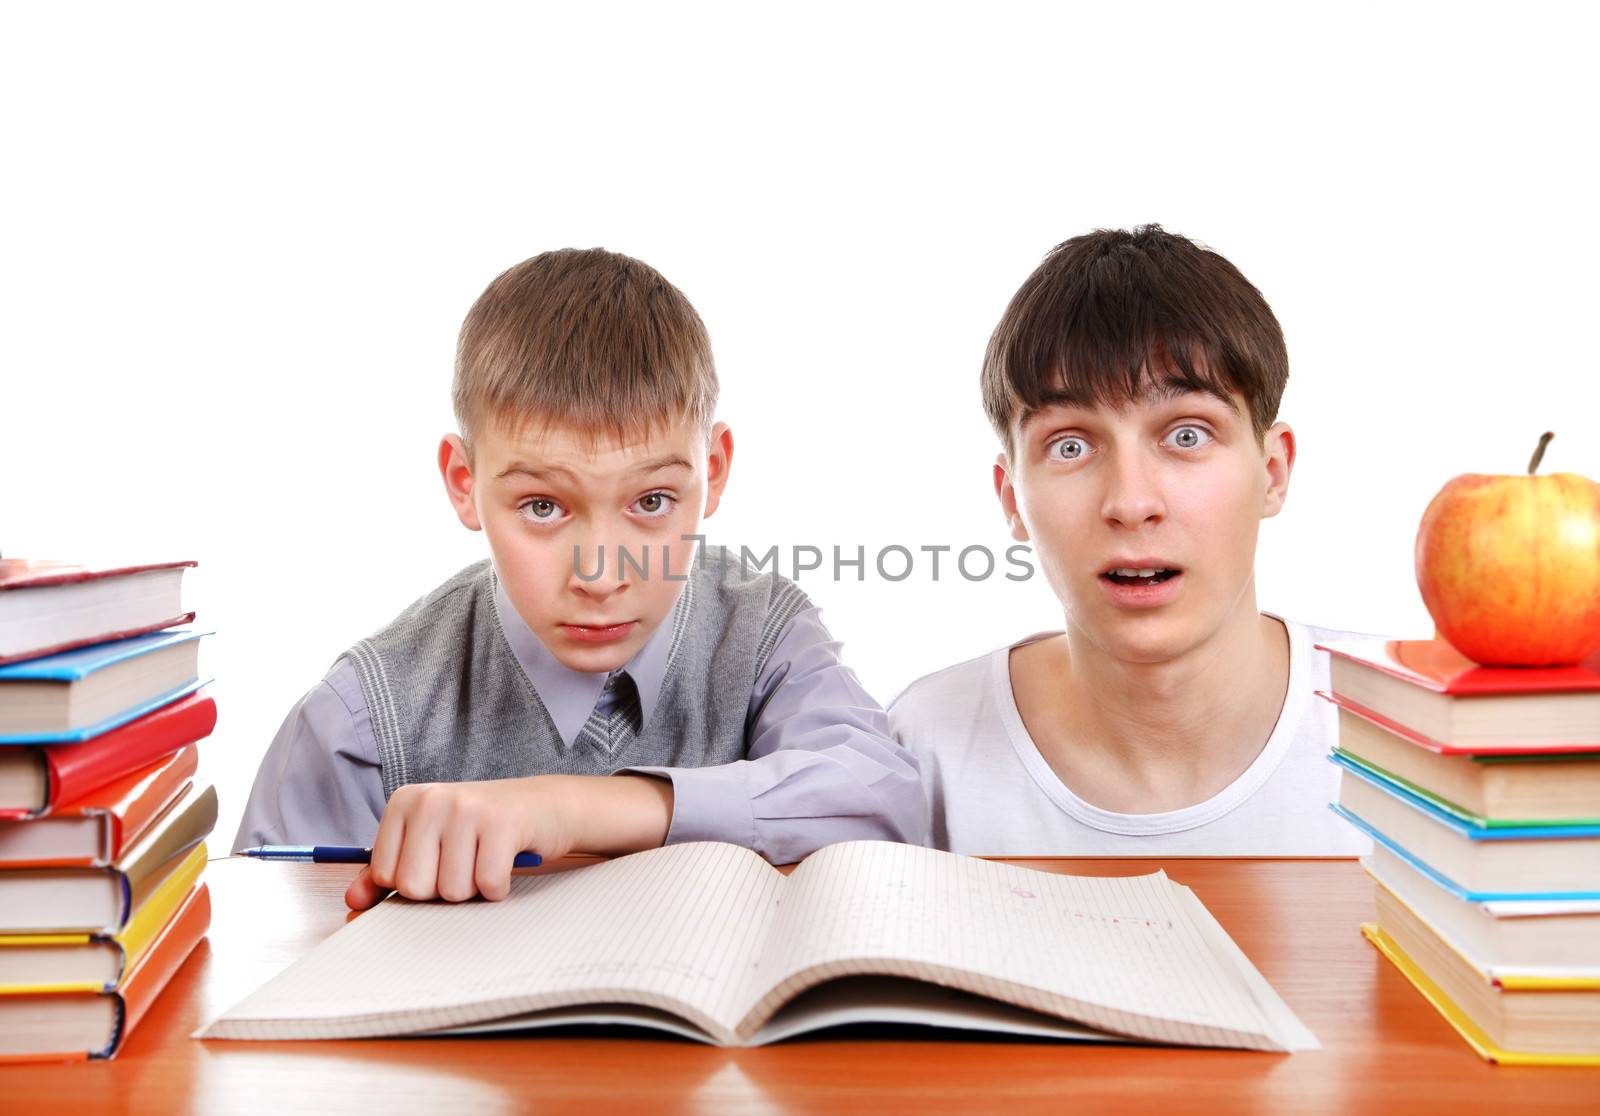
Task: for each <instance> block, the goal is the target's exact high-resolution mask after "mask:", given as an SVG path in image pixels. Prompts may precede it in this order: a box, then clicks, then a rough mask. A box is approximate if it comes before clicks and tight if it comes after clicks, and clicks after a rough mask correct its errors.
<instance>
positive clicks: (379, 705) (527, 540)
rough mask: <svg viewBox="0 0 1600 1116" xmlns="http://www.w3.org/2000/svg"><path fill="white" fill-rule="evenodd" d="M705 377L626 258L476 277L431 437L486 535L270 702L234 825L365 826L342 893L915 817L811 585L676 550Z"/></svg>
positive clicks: (915, 823) (424, 889) (899, 765)
mask: <svg viewBox="0 0 1600 1116" xmlns="http://www.w3.org/2000/svg"><path fill="white" fill-rule="evenodd" d="M716 397H717V381H716V375H715V372H714V371H713V367H712V360H711V349H710V343H709V341H708V340H707V338H706V333H705V328H704V326H703V325H702V324H701V322H700V318H699V316H698V315H697V314H696V313H695V311H694V309H693V307H691V306H690V305H689V302H688V300H687V299H685V298H684V296H683V295H682V293H681V292H679V291H678V290H677V288H675V287H673V286H672V285H671V284H669V283H668V282H667V281H666V280H665V279H663V278H662V277H661V275H660V274H658V273H657V272H656V271H655V270H653V269H652V268H650V267H648V266H646V265H645V264H643V263H640V262H639V261H638V260H634V259H630V258H628V257H626V256H621V255H616V254H614V253H610V252H605V251H601V250H599V249H595V250H590V251H576V250H566V251H559V252H547V253H545V254H543V255H540V256H536V257H534V258H533V259H530V260H527V261H525V262H523V263H521V264H518V265H517V266H516V267H513V268H512V269H510V270H509V271H507V272H506V273H505V274H503V275H501V276H500V277H499V278H497V279H496V280H495V281H494V282H493V283H491V284H490V285H489V287H488V289H487V290H485V291H484V293H483V295H482V296H481V297H480V298H479V299H478V301H477V303H476V304H475V305H474V306H473V308H472V310H471V312H470V313H469V314H468V315H467V319H466V322H465V324H464V325H463V327H462V330H461V338H460V344H459V348H458V351H457V359H456V371H455V385H454V404H455V412H456V419H457V422H458V423H459V425H460V431H461V432H460V434H459V435H454V434H452V435H450V436H448V437H446V438H445V439H444V440H443V442H442V443H441V444H440V446H439V450H438V464H439V471H440V473H441V474H442V476H443V478H444V485H445V490H446V492H447V493H448V495H449V497H450V502H451V504H452V505H453V506H454V508H455V511H456V515H457V516H458V517H459V518H460V520H461V522H462V523H463V524H464V525H465V526H466V527H467V528H469V529H470V530H473V531H482V532H484V534H485V536H486V537H487V540H488V544H489V552H490V555H491V559H490V560H488V561H484V562H480V563H478V564H477V565H474V566H470V567H468V568H467V569H465V570H463V571H462V572H461V573H459V574H457V575H456V576H455V577H453V578H451V579H450V580H449V581H447V582H445V583H444V584H443V585H442V586H440V587H439V588H437V589H435V590H434V591H433V592H431V593H429V594H428V595H427V596H425V597H423V598H421V599H420V600H418V601H417V602H416V603H414V604H412V605H411V607H409V608H408V609H406V610H405V611H404V612H402V613H401V614H400V616H399V617H398V618H397V619H395V620H394V621H393V622H392V623H391V624H389V625H388V626H387V627H385V628H384V629H383V630H381V631H380V632H378V633H377V634H376V635H374V636H372V637H371V638H370V639H365V640H362V641H361V642H359V643H357V644H356V645H355V646H354V647H352V648H351V649H350V650H348V651H346V652H345V653H344V654H343V655H342V656H340V658H339V659H338V660H337V661H336V662H335V663H334V665H333V668H332V669H331V670H330V671H329V672H328V674H327V676H326V677H325V678H324V679H323V680H322V681H321V682H320V683H319V684H318V685H317V686H315V687H314V688H313V689H312V690H311V692H310V693H308V694H307V695H306V696H305V697H304V698H303V699H302V700H301V701H300V702H299V704H297V705H296V706H295V707H294V709H293V710H291V711H290V713H289V716H288V718H287V720H285V722H284V724H283V727H282V728H281V729H280V730H279V732H278V735H277V738H276V739H275V740H274V741H273V743H272V747H271V748H270V749H269V751H268V752H267V755H266V758H265V759H264V760H263V762H262V765H261V769H260V772H259V773H258V774H257V776H256V783H255V787H254V789H253V790H252V792H251V795H250V801H249V804H248V806H247V807H246V811H245V817H244V822H243V824H242V826H241V827H240V829H239V835H238V837H237V839H236V840H235V847H244V846H249V845H255V844H288V843H293V844H349V845H358V846H365V845H368V844H370V845H371V846H372V849H373V852H372V862H371V865H370V866H369V868H368V869H367V870H366V871H364V872H363V873H362V874H361V875H360V876H359V877H358V878H357V879H356V881H355V882H354V883H353V884H352V885H351V886H350V890H349V892H348V893H347V895H346V900H347V901H348V902H349V904H350V906H351V907H353V908H357V909H360V908H364V907H367V906H370V905H372V904H373V903H375V902H377V901H378V899H380V898H381V897H382V896H383V894H384V893H385V892H386V891H387V890H388V889H391V888H392V889H397V890H398V891H399V892H400V893H401V894H403V895H405V896H408V897H410V898H413V899H431V898H434V897H436V896H437V897H441V898H444V899H450V900H462V899H467V898H470V897H472V896H473V895H475V894H482V895H483V896H485V897H486V898H491V899H494V898H501V897H503V896H504V895H505V894H506V892H507V890H508V888H509V886H510V876H511V862H512V859H513V857H514V856H515V855H516V853H517V852H518V851H521V850H531V851H534V852H537V853H540V854H541V855H543V856H545V857H546V858H550V857H556V856H561V855H562V854H564V853H567V852H574V851H576V852H594V853H620V852H627V851H632V850H637V849H643V848H649V847H653V846H656V845H660V844H662V843H663V842H677V841H694V840H721V841H732V842H737V843H739V844H743V845H746V846H748V847H750V848H752V849H754V850H756V851H757V852H759V853H761V854H762V855H764V856H766V857H768V858H769V859H771V860H773V861H776V862H779V863H782V862H788V861H794V860H798V859H800V858H801V857H803V856H805V855H806V854H807V853H809V852H810V851H812V850H813V849H815V848H817V847H819V846H821V845H823V844H826V843H829V842H832V841H839V840H849V839H858V838H878V839H888V840H903V841H910V842H918V843H920V842H923V841H925V839H926V829H927V821H926V804H925V801H924V799H923V797H922V793H921V788H920V785H919V783H918V780H917V771H916V765H915V762H914V761H913V760H912V759H911V758H910V757H909V755H907V754H906V753H905V752H903V751H902V750H901V749H899V748H898V747H897V746H896V745H895V744H894V742H893V740H892V738H891V737H890V736H889V732H888V721H887V717H886V715H885V714H884V713H883V711H882V710H881V709H880V708H879V707H878V705H877V704H876V703H875V702H874V701H873V700H872V699H871V697H869V696H868V695H867V694H866V692H865V691H864V690H863V689H862V688H861V685H860V683H859V682H858V681H857V680H856V677H855V675H854V674H853V673H852V672H851V671H850V670H849V669H848V668H847V667H845V666H844V664H843V663H841V662H840V660H839V655H838V651H839V645H838V644H837V643H835V642H833V641H832V639H831V637H830V636H829V634H828V632H827V629H826V628H824V627H823V625H822V622H821V620H820V619H819V618H818V614H817V609H816V608H815V607H814V606H813V605H811V604H810V603H809V602H808V601H807V600H806V598H805V596H804V594H803V593H802V592H801V591H800V590H799V588H798V587H797V586H795V585H794V584H793V583H792V582H790V581H788V580H786V579H783V578H781V577H778V576H776V575H762V576H745V573H744V571H743V570H734V569H733V568H732V566H733V565H734V563H732V562H729V561H727V560H717V561H713V560H710V558H709V555H707V554H706V553H704V552H702V553H700V554H699V555H698V558H697V555H696V547H695V545H694V541H695V537H696V532H697V531H698V529H699V524H700V520H701V517H702V516H703V515H704V516H709V515H711V514H712V513H713V512H714V511H715V510H716V507H717V503H718V501H719V500H720V499H721V496H722V492H723V489H724V486H725V485H726V484H727V481H728V470H729V466H730V464H731V462H732V459H733V438H732V435H731V434H730V433H729V431H728V428H727V426H726V425H725V424H723V423H716V424H713V422H712V415H713V410H714V408H715V406H716ZM614 774H615V776H616V777H612V776H613V775H614ZM386 803H387V804H386ZM380 815H381V821H380Z"/></svg>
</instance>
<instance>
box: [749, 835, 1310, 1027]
mask: <svg viewBox="0 0 1600 1116" xmlns="http://www.w3.org/2000/svg"><path fill="white" fill-rule="evenodd" d="M1197 910H1198V915H1197V914H1196V911H1197ZM1197 917H1199V918H1203V919H1205V920H1207V921H1209V922H1211V926H1210V927H1205V928H1202V927H1201V926H1200V925H1197V922H1196V918H1197ZM1212 927H1215V923H1214V921H1213V920H1211V919H1210V915H1209V914H1208V913H1206V912H1205V910H1204V908H1203V907H1200V906H1199V905H1198V904H1197V903H1196V904H1191V902H1190V900H1189V898H1188V897H1187V895H1186V889H1184V888H1181V887H1179V886H1178V885H1176V884H1173V883H1172V882H1171V881H1169V880H1168V879H1167V878H1166V877H1165V876H1164V875H1160V874H1157V875H1154V876H1141V877H1130V878H1108V879H1098V878H1087V877H1073V876H1056V875H1050V874H1047V873H1043V872H1033V871H1029V870H1027V869H1023V868H1017V867H1013V866H1011V865H1005V864H995V863H989V862H985V861H979V860H973V859H970V858H967V857H960V856H952V855H950V854H948V853H940V852H935V851H933V850H930V849H923V848H917V847H914V846H910V845H894V844H886V843H880V842H853V843H849V844H842V845H833V846H830V847H828V848H826V849H823V850H822V851H820V852H818V853H815V854H813V855H812V856H811V857H810V858H808V859H807V860H806V861H805V863H804V864H802V865H801V866H800V867H799V868H797V869H796V870H795V872H794V874H793V875H792V876H791V877H790V878H789V880H788V884H787V888H786V891H785V895H784V902H783V906H782V908H781V909H780V911H779V913H778V915H777V917H776V919H775V920H774V922H773V926H772V932H771V934H770V935H769V937H768V939H767V942H766V945H765V948H764V949H763V952H762V957H761V959H760V969H761V970H762V972H763V974H764V976H763V980H762V982H761V984H760V985H753V986H752V987H751V989H750V990H749V993H748V994H749V995H750V996H751V1003H750V1008H749V1010H748V1012H747V1017H746V1019H745V1020H744V1021H743V1023H742V1025H741V1028H740V1031H741V1034H746V1035H747V1034H751V1033H754V1032H755V1031H756V1030H757V1029H758V1028H759V1027H760V1025H761V1024H762V1023H764V1022H765V1021H766V1019H767V1018H768V1017H769V1016H770V1015H771V1014H772V1013H773V1012H775V1011H776V1010H777V1009H778V1008H779V1007H780V1006H781V1005H782V1003H783V1002H785V1001H787V1000H788V999H790V998H791V997H792V996H793V995H794V994H795V993H797V992H798V991H799V990H800V989H801V988H803V987H806V986H808V985H810V984H813V983H816V982H818V981H819V980H826V979H831V978H833V977H837V976H844V975H849V974H855V973H882V974H886V975H894V976H910V977H917V976H921V977H925V978H932V979H936V980H939V981H940V982H941V983H947V984H953V985H955V986H957V987H960V988H963V989H965V990H967V991H971V992H976V993H978V994H980V995H986V996H993V997H995V998H996V999H1001V1000H1006V1001H1009V1002H1012V1003H1017V1004H1020V1005H1022V1006H1024V1007H1029V1008H1033V1009H1035V1010H1039V1011H1045V1012H1049V1013H1051V1014H1064V1015H1068V1016H1069V1017H1073V1018H1076V1019H1078V1020H1080V1021H1081V1022H1084V1023H1087V1024H1089V1025H1090V1026H1092V1027H1098V1028H1102V1029H1105V1030H1110V1031H1116V1032H1119V1033H1122V1034H1127V1035H1132V1036H1135V1037H1139V1038H1145V1039H1150V1040H1154V1041H1158V1042H1181V1043H1201V1044H1206V1045H1214V1046H1243V1047H1249V1048H1260V1049H1296V1048H1302V1047H1303V1046H1304V1040H1305V1039H1307V1038H1309V1032H1305V1031H1304V1029H1303V1028H1299V1029H1298V1030H1294V1029H1292V1028H1289V1027H1288V1026H1287V1025H1286V1024H1285V1022H1284V1020H1285V1017H1287V1019H1288V1020H1291V1021H1292V1020H1293V1015H1292V1014H1291V1013H1289V1012H1288V1009H1287V1007H1284V1006H1283V1005H1282V1002H1281V1001H1279V1000H1278V999H1277V996H1276V994H1275V993H1273V992H1272V990H1271V988H1270V987H1269V986H1267V984H1266V982H1265V981H1264V980H1261V979H1260V977H1259V975H1258V974H1255V973H1254V970H1253V968H1251V966H1250V965H1249V962H1248V961H1247V960H1245V959H1244V955H1243V954H1242V953H1239V952H1238V951H1237V949H1234V948H1231V942H1230V941H1229V940H1228V939H1227V936H1226V935H1225V934H1223V933H1222V931H1221V928H1220V927H1215V932H1214V934H1213V933H1212V932H1211V928H1212ZM1218 935H1220V937H1221V939H1222V941H1223V942H1224V943H1226V944H1227V947H1228V948H1217V946H1216V944H1215V938H1216V936H1218ZM1247 971H1248V973H1247ZM1252 976H1254V979H1253V980H1252V979H1251V977H1252ZM763 987H764V988H765V989H766V991H765V992H763V990H762V989H763ZM1263 990H1264V993H1263ZM1263 994H1264V995H1265V997H1267V1002H1265V1003H1264V1002H1262V996H1263ZM1280 1008H1281V1009H1282V1010H1281V1011H1279V1010H1278V1009H1280ZM1294 1026H1295V1027H1296V1028H1298V1024H1297V1023H1296V1024H1295V1025H1294ZM1311 1042H1312V1044H1314V1042H1315V1040H1314V1039H1313V1040H1311Z"/></svg>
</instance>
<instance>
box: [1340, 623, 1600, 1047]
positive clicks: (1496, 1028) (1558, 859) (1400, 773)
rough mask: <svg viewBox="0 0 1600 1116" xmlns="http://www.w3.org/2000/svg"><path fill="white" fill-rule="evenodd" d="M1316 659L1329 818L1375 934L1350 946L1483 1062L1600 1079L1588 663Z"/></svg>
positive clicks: (1406, 648)
mask: <svg viewBox="0 0 1600 1116" xmlns="http://www.w3.org/2000/svg"><path fill="white" fill-rule="evenodd" d="M1324 649H1325V650H1327V651H1328V652H1329V653H1330V655H1331V656H1332V658H1331V665H1332V671H1331V677H1330V683H1331V686H1332V689H1333V693H1332V694H1331V695H1326V694H1325V695H1323V696H1324V697H1329V698H1330V699H1331V700H1332V701H1333V702H1334V703H1335V704H1337V705H1338V707H1339V744H1338V746H1337V747H1336V748H1335V750H1334V754H1333V755H1332V756H1331V757H1330V759H1331V760H1332V762H1334V763H1336V764H1338V765H1339V767H1341V768H1342V769H1343V770H1342V774H1341V777H1340V789H1339V801H1338V803H1337V804H1335V805H1334V807H1333V808H1334V810H1336V811H1337V812H1338V813H1340V814H1341V815H1343V816H1344V817H1345V818H1346V819H1348V820H1349V821H1350V822H1352V823H1353V824H1354V825H1356V826H1357V827H1358V828H1360V829H1361V830H1362V831H1363V832H1365V833H1366V834H1368V835H1369V836H1370V837H1371V838H1372V840H1373V846H1374V847H1373V852H1372V856H1371V857H1370V858H1369V859H1368V860H1366V861H1364V862H1363V865H1364V867H1365V868H1366V869H1367V872H1368V874H1369V875H1371V876H1372V878H1373V880H1374V882H1375V883H1376V885H1377V912H1378V920H1377V923H1376V924H1375V925H1368V926H1363V927H1362V932H1363V933H1364V934H1365V935H1366V936H1367V937H1368V938H1369V939H1370V940H1371V941H1372V942H1373V944H1374V945H1376V946H1377V947H1378V949H1379V950H1380V951H1382V953H1383V954H1384V956H1386V957H1387V958H1388V959H1389V960H1390V961H1392V962H1393V963H1394V965H1395V967H1396V968H1398V969H1399V970H1400V971H1401V972H1402V973H1404V974H1405V976H1406V977H1407V979H1409V980H1410V981H1411V983H1412V984H1414V985H1415V986H1416V987H1417V989H1418V990H1419V991H1420V992H1421V993H1422V994H1423V995H1424V996H1425V997H1427V999H1428V1000H1429V1002H1430V1003H1432V1004H1433V1006H1434V1007H1435V1008H1436V1009H1438V1011H1439V1012H1440V1014H1442V1015H1443V1016H1444V1017H1445V1018H1446V1019H1447V1020H1449V1022H1450V1024H1451V1025H1452V1026H1453V1027H1455V1029H1456V1030H1457V1031H1458V1032H1460V1034H1461V1036H1462V1037H1463V1038H1465V1039H1466V1040H1467V1042H1469V1043H1470V1044H1471V1045H1472V1046H1473V1048H1474V1049H1475V1050H1477V1052H1478V1053H1479V1054H1481V1055H1482V1056H1483V1057H1485V1058H1487V1059H1489V1060H1490V1061H1494V1062H1501V1063H1507V1064H1523V1065H1600V657H1596V658H1594V659H1592V660H1590V661H1589V662H1587V663H1585V664H1581V665H1577V666H1568V667H1482V666H1478V665H1477V664H1476V663H1473V662H1472V661H1470V660H1468V659H1466V658H1465V657H1463V656H1462V655H1461V654H1460V653H1458V652H1457V651H1455V650H1454V649H1453V648H1451V647H1450V646H1449V644H1447V643H1444V642H1443V641H1440V640H1391V641H1373V642H1346V643H1333V644H1329V645H1327V646H1326V647H1325V648H1324Z"/></svg>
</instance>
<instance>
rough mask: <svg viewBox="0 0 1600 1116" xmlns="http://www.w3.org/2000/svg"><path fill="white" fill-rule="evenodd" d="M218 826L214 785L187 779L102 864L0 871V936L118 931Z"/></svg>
mask: <svg viewBox="0 0 1600 1116" xmlns="http://www.w3.org/2000/svg"><path fill="white" fill-rule="evenodd" d="M23 824H26V825H36V824H38V823H37V822H26V823H23ZM216 824H217V791H216V788H215V787H213V786H210V785H209V784H205V783H190V784H188V785H187V786H186V787H184V789H183V791H182V793H181V794H180V795H179V796H178V800H177V801H176V802H174V803H173V804H172V806H171V807H169V808H168V809H167V810H166V811H164V812H163V813H162V814H161V816H160V817H158V818H157V819H156V820H155V822H154V823H153V824H151V825H150V827H149V828H148V829H146V830H145V832H144V834H143V835H142V836H141V837H140V838H139V839H138V840H137V841H135V842H134V843H133V844H131V845H129V846H128V847H127V848H126V849H124V850H123V852H122V855H121V856H119V857H117V859H116V860H114V861H113V862H112V863H110V864H108V865H106V866H104V867H101V868H82V867H78V868H6V869H0V934H6V935H22V934H26V935H32V934H56V933H59V934H75V933H80V932H81V933H90V934H108V935H111V934H117V933H120V932H121V931H122V929H123V927H125V926H127V925H128V921H129V919H130V917H131V916H132V915H133V913H134V912H135V911H137V910H138V909H139V908H140V907H141V906H143V905H144V903H145V901H146V900H148V899H149V898H150V896H151V895H152V894H154V893H155V891H156V889H157V888H159V887H160V886H161V884H162V881H164V880H165V879H166V878H167V877H168V876H170V875H172V873H173V872H174V871H176V870H177V869H178V868H179V867H180V866H181V865H182V864H183V860H184V855H185V854H186V853H187V852H188V851H189V850H190V849H192V848H194V847H195V846H196V845H198V844H200V842H201V841H203V840H205V838H206V836H207V835H208V834H209V833H210V832H211V828H212V826H214V825H216Z"/></svg>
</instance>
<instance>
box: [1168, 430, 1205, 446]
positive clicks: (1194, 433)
mask: <svg viewBox="0 0 1600 1116" xmlns="http://www.w3.org/2000/svg"><path fill="white" fill-rule="evenodd" d="M1167 437H1168V438H1169V439H1170V440H1171V441H1172V444H1173V445H1175V446H1177V447H1178V448H1179V449H1199V448H1200V447H1201V446H1203V445H1205V444H1206V443H1207V442H1209V441H1211V431H1209V430H1207V429H1205V428H1204V427H1201V426H1180V427H1178V428H1177V429H1176V430H1174V431H1173V432H1172V433H1171V434H1168V435H1167Z"/></svg>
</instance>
